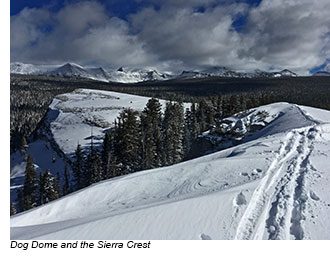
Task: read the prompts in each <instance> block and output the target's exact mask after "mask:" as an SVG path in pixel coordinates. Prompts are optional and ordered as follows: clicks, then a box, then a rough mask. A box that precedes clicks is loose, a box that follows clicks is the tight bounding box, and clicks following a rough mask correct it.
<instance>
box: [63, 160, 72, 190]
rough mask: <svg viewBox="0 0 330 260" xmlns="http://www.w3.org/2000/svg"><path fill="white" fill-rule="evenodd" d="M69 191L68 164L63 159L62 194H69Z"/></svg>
mask: <svg viewBox="0 0 330 260" xmlns="http://www.w3.org/2000/svg"><path fill="white" fill-rule="evenodd" d="M70 192H71V189H70V182H69V172H68V165H67V162H66V160H64V186H63V196H65V195H67V194H69V193H70Z"/></svg>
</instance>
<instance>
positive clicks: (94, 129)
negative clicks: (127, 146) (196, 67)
mask: <svg viewBox="0 0 330 260" xmlns="http://www.w3.org/2000/svg"><path fill="white" fill-rule="evenodd" d="M148 100H149V98H148V97H141V96H136V95H129V94H122V93H117V92H111V91H99V90H87V89H77V90H75V91H74V92H71V93H67V94H62V95H59V96H57V97H56V98H55V99H54V100H53V102H52V103H51V105H50V107H49V110H48V112H47V115H46V117H45V119H44V124H43V125H42V128H41V129H39V133H40V136H43V137H42V138H40V139H38V140H34V141H32V142H31V143H29V147H28V150H27V154H29V155H31V156H32V158H33V159H34V163H35V165H36V167H37V170H38V172H45V170H47V169H48V170H49V171H50V172H51V173H52V174H54V175H56V173H63V172H64V156H65V157H67V158H68V159H71V157H72V155H73V153H74V151H75V149H76V147H77V144H78V143H79V144H80V145H81V146H82V148H84V149H85V148H87V149H88V148H89V147H90V143H91V134H93V142H94V144H95V145H101V143H102V141H103V138H104V134H105V130H106V129H108V128H110V127H113V125H114V121H115V119H116V118H117V117H118V116H119V113H120V112H121V111H122V110H123V109H124V108H128V107H130V108H132V109H134V110H137V111H142V110H143V109H144V107H145V105H146V104H147V102H148ZM160 103H161V104H162V105H163V108H165V103H166V101H165V100H160ZM189 105H190V104H188V103H186V104H184V106H185V107H188V106H189ZM57 151H60V153H58V152H57ZM62 153H64V156H63V155H62ZM25 166H26V163H25V161H24V155H23V154H22V153H21V152H20V151H17V152H15V153H13V154H11V156H10V167H11V174H10V175H11V192H10V195H11V201H13V202H15V201H16V196H17V189H18V188H20V187H21V186H22V184H23V183H24V172H25ZM69 171H70V167H69ZM60 177H62V176H60Z"/></svg>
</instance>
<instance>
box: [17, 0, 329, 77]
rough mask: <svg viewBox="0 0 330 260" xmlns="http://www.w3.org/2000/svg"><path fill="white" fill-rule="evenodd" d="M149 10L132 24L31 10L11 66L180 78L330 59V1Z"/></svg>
mask: <svg viewBox="0 0 330 260" xmlns="http://www.w3.org/2000/svg"><path fill="white" fill-rule="evenodd" d="M137 1H138V0H137ZM144 2H146V1H144ZM148 2H149V3H154V4H156V5H158V7H159V8H157V9H155V8H154V7H152V6H149V7H146V8H143V9H142V10H139V11H138V12H137V13H135V14H131V15H130V16H129V21H124V20H121V19H119V18H116V17H111V16H110V15H109V12H108V11H107V10H106V8H105V6H103V5H101V4H100V3H98V2H95V1H93V2H92V1H85V2H79V3H76V4H69V5H67V6H65V7H64V8H62V9H61V10H59V11H58V12H57V13H51V12H50V11H48V10H47V9H24V10H23V11H22V12H21V13H19V14H18V15H16V16H13V17H11V58H12V60H19V61H26V62H36V63H45V62H54V63H58V62H64V61H74V62H77V63H81V64H90V63H95V64H100V65H111V66H114V67H117V66H122V65H124V66H125V65H126V66H147V67H159V68H162V69H166V70H176V71H178V70H180V69H182V68H198V67H199V66H205V65H220V66H228V67H232V68H236V69H248V70H250V69H257V68H259V69H266V70H267V69H270V68H274V69H282V68H288V69H292V70H294V71H297V72H299V73H306V72H308V70H310V69H312V68H313V67H316V66H320V65H322V64H323V63H325V62H326V60H329V58H330V1H329V0H277V1H272V0H263V1H262V2H261V4H260V5H259V6H257V7H249V6H248V5H247V4H242V3H237V2H234V1H233V2H231V4H228V1H222V0H220V1H216V0H205V1H202V0H187V1H183V0H182V1H181V0H179V1H177V0H175V1H174V0H166V1H155V0H148ZM198 7H204V8H203V9H202V10H201V9H199V8H198ZM238 15H243V16H246V17H247V23H246V24H245V25H244V27H243V29H242V30H240V31H236V30H235V28H234V27H233V22H234V21H235V19H236V18H237V17H238ZM49 28H52V29H51V30H50V29H49Z"/></svg>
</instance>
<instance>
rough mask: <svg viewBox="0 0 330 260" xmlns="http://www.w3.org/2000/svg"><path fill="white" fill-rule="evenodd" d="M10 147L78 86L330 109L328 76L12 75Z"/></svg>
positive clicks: (157, 95)
mask: <svg viewBox="0 0 330 260" xmlns="http://www.w3.org/2000/svg"><path fill="white" fill-rule="evenodd" d="M10 84H11V85H10V90H11V91H10V106H11V107H10V108H11V109H10V133H11V139H10V148H11V152H14V151H16V150H17V149H19V147H21V145H22V143H21V141H22V138H23V136H25V137H28V136H30V135H31V133H33V131H34V130H35V129H37V127H38V124H39V123H40V121H41V120H42V118H43V117H44V115H45V114H46V112H47V108H48V106H49V104H50V103H51V101H52V99H53V98H54V97H55V96H56V95H58V94H61V93H67V92H71V91H73V90H75V89H77V88H89V89H100V90H109V91H117V92H123V93H129V94H135V95H142V96H150V97H155V98H162V99H167V100H176V101H178V100H182V101H186V102H192V101H196V102H199V100H200V99H201V98H207V97H208V96H217V95H218V93H222V94H223V95H224V96H226V97H228V99H230V98H231V96H232V95H238V94H239V95H244V96H246V97H247V98H248V99H253V98H254V96H264V97H270V98H269V101H270V100H271V101H272V102H282V101H283V102H290V103H295V104H300V105H306V106H313V107H317V108H323V109H328V110H330V95H329V93H330V77H297V78H256V79H240V78H237V79H235V78H218V77H213V78H206V79H191V80H173V81H164V82H144V83H138V84H120V83H104V82H98V81H93V80H88V79H68V78H52V77H44V76H27V75H11V82H10Z"/></svg>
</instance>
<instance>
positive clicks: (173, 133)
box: [162, 102, 184, 165]
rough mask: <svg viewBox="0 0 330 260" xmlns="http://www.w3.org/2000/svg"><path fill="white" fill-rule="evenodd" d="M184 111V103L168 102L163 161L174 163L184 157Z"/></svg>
mask: <svg viewBox="0 0 330 260" xmlns="http://www.w3.org/2000/svg"><path fill="white" fill-rule="evenodd" d="M183 133H184V112H183V104H182V103H173V102H168V103H166V108H165V113H164V120H163V133H162V135H163V138H162V146H163V153H162V161H163V165H172V164H174V163H178V162H180V161H181V160H182V159H183V155H184V150H183Z"/></svg>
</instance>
